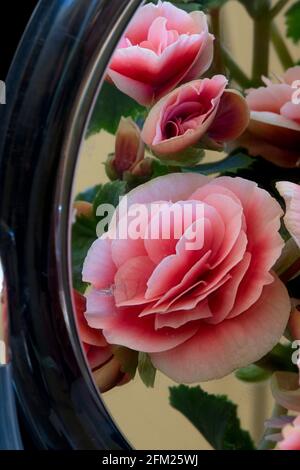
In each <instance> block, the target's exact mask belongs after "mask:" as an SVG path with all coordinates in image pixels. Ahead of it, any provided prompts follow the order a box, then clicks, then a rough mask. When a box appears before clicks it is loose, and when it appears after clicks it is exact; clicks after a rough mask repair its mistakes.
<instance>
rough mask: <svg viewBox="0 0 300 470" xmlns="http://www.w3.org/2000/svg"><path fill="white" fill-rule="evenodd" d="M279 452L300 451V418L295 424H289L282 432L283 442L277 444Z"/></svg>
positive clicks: (296, 419)
mask: <svg viewBox="0 0 300 470" xmlns="http://www.w3.org/2000/svg"><path fill="white" fill-rule="evenodd" d="M276 449H277V450H300V416H297V417H296V418H295V420H294V421H293V423H291V424H287V425H286V426H285V427H284V428H283V430H282V440H281V441H280V442H279V443H278V444H277V447H276Z"/></svg>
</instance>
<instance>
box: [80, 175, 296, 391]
mask: <svg viewBox="0 0 300 470" xmlns="http://www.w3.org/2000/svg"><path fill="white" fill-rule="evenodd" d="M126 203H127V206H128V212H127V213H125V214H124V213H123V212H124V211H123V210H121V208H120V207H121V205H122V201H121V203H120V206H119V208H118V209H117V210H116V214H117V216H116V217H114V218H113V220H114V222H116V221H117V224H118V226H117V228H118V229H120V230H119V231H116V230H115V227H113V228H111V227H110V228H109V231H108V232H107V233H105V234H104V235H103V236H102V237H101V238H99V239H97V240H96V241H95V242H94V244H93V245H92V246H91V248H90V250H89V252H88V255H87V257H86V259H85V262H84V267H83V280H84V281H86V282H88V283H90V284H91V288H90V289H88V291H87V293H86V298H87V310H86V314H85V316H86V319H87V321H88V324H89V326H90V327H91V328H95V329H100V330H102V331H103V335H104V337H105V338H106V340H107V342H108V343H110V344H117V345H123V346H126V347H128V348H131V349H133V350H137V351H143V352H146V353H149V354H150V357H151V360H152V362H153V364H154V366H155V367H156V368H158V369H160V370H161V371H162V372H164V373H165V374H166V375H168V376H169V377H170V378H172V379H173V380H175V381H177V382H185V383H193V382H197V381H206V380H211V379H216V378H219V377H223V376H225V375H226V374H228V373H230V372H232V371H233V370H234V369H237V368H239V367H242V366H246V365H248V364H250V363H253V362H254V361H256V360H258V359H260V358H261V357H262V356H264V355H265V354H266V353H267V352H268V351H270V350H271V349H272V347H273V346H274V345H275V344H276V343H277V342H278V340H279V339H280V337H281V335H282V333H283V331H284V329H285V327H286V324H287V321H288V317H289V313H290V309H291V304H290V299H289V295H288V293H287V290H286V288H285V286H284V284H283V283H282V282H281V281H280V280H279V279H278V278H277V276H276V275H275V274H273V273H272V272H271V269H272V266H273V265H274V263H275V262H276V260H277V259H278V257H279V256H280V253H281V251H282V247H283V240H282V239H281V237H280V235H279V233H278V231H279V228H280V218H281V216H282V210H281V208H280V206H279V204H278V203H277V201H276V200H275V199H273V198H272V197H271V196H270V195H269V194H268V193H267V192H266V191H265V190H263V189H260V188H259V187H258V186H257V185H256V184H255V183H254V182H251V181H247V180H245V179H242V178H230V177H220V178H216V179H210V178H208V177H206V176H203V175H199V174H193V173H187V174H182V173H180V174H176V173H174V174H170V175H167V176H163V177H159V178H156V179H154V180H151V181H150V182H148V183H145V184H143V185H141V186H139V187H137V188H136V189H134V190H133V191H131V192H130V193H129V194H128V195H127V199H126ZM154 203H156V205H155V208H156V210H151V211H150V214H149V213H148V212H147V214H146V215H147V222H146V224H144V225H143V228H142V229H141V233H140V235H139V236H138V237H134V236H130V234H131V232H130V224H129V225H127V226H126V227H127V228H126V230H127V231H126V232H125V235H126V236H123V237H121V236H120V237H117V236H113V235H115V234H116V233H122V230H123V229H124V224H125V222H124V221H125V220H127V219H128V217H126V216H127V215H128V214H129V211H130V208H133V207H140V206H141V205H142V207H145V208H146V209H147V208H149V206H150V207H151V208H153V204H154ZM137 205H138V206H137ZM199 206H201V208H202V212H201V211H197V210H196V209H197V208H198V207H199ZM182 208H183V209H184V210H183V211H182ZM188 209H190V210H189V211H188ZM184 211H187V212H189V213H190V214H192V218H191V219H190V224H189V225H188V224H187V226H186V225H185V223H184V220H183V218H182V217H183V215H182V214H183V213H184V214H185V213H186V212H184ZM200 212H201V214H200ZM120 213H122V216H121V215H120ZM172 214H175V216H176V217H175V216H174V217H172ZM199 214H200V215H199ZM118 215H120V217H118ZM170 215H171V217H170ZM118 219H119V220H118ZM129 219H130V218H129ZM170 219H171V227H172V228H173V230H172V231H170V236H169V237H164V232H163V230H162V228H163V225H162V221H166V220H170ZM130 220H131V221H132V219H130ZM127 222H128V220H127ZM172 224H173V226H172ZM181 229H182V236H181V237H179V238H177V236H175V235H174V236H173V234H176V235H177V230H179V233H180V231H181ZM193 230H195V234H197V235H199V234H202V235H203V236H202V237H200V239H201V240H200V243H199V244H198V243H196V245H194V246H193V249H191V248H192V247H191V246H189V243H188V241H190V240H191V233H192V232H193ZM148 234H151V236H148ZM155 234H156V236H155Z"/></svg>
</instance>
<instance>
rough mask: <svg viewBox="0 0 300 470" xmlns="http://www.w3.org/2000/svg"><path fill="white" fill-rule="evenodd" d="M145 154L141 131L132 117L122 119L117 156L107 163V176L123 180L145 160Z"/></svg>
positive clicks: (116, 145) (117, 135) (112, 156)
mask: <svg viewBox="0 0 300 470" xmlns="http://www.w3.org/2000/svg"><path fill="white" fill-rule="evenodd" d="M144 154H145V146H144V143H143V141H142V139H141V135H140V129H139V128H138V126H137V125H136V124H135V122H134V121H133V120H132V119H131V118H130V117H127V118H124V117H122V118H121V120H120V123H119V127H118V130H117V134H116V144H115V154H114V155H111V156H110V157H109V158H108V160H107V162H106V173H107V176H108V177H109V178H110V179H112V180H114V179H117V178H119V179H123V175H124V173H125V172H131V170H132V169H133V168H134V167H135V166H136V165H137V164H138V163H139V162H141V161H142V160H143V158H144Z"/></svg>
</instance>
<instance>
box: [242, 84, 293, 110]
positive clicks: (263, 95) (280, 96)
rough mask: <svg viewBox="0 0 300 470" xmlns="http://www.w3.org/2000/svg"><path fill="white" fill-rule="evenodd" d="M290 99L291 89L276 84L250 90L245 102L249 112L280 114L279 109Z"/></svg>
mask: <svg viewBox="0 0 300 470" xmlns="http://www.w3.org/2000/svg"><path fill="white" fill-rule="evenodd" d="M291 97H292V89H291V87H290V86H289V85H285V84H276V85H269V86H268V87H261V88H257V89H256V90H251V91H250V92H249V93H248V96H247V98H246V100H247V103H248V105H249V108H250V109H251V111H258V112H269V113H276V114H280V109H281V107H282V106H283V105H284V104H285V103H286V102H287V101H290V100H291Z"/></svg>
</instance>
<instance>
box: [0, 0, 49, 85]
mask: <svg viewBox="0 0 300 470" xmlns="http://www.w3.org/2000/svg"><path fill="white" fill-rule="evenodd" d="M48 1H49V2H51V1H52V0H48ZM37 3H38V0H21V1H20V0H5V1H3V2H1V7H0V16H1V25H0V80H5V78H6V75H7V72H8V69H9V66H10V64H11V61H12V59H13V56H14V53H15V51H16V49H17V47H18V44H19V41H20V39H21V37H22V35H23V33H24V30H25V28H26V25H27V23H28V21H29V19H30V16H31V15H32V13H33V10H34V8H35V6H36V5H37Z"/></svg>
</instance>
